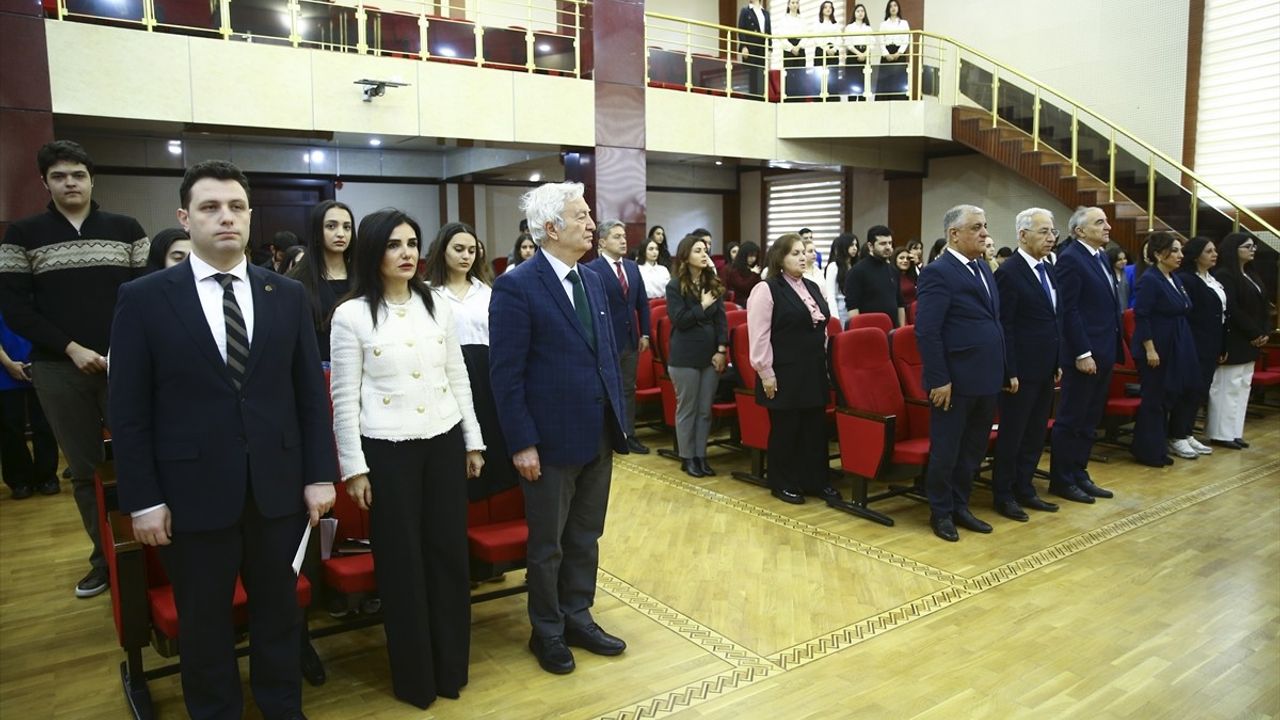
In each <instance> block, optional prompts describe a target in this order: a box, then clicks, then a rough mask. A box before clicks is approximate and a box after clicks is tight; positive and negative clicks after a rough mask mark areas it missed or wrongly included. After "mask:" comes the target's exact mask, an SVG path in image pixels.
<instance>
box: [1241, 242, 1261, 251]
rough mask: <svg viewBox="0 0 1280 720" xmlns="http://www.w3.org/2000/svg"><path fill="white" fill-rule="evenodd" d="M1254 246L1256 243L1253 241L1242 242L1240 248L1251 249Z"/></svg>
mask: <svg viewBox="0 0 1280 720" xmlns="http://www.w3.org/2000/svg"><path fill="white" fill-rule="evenodd" d="M1256 247H1257V245H1254V244H1253V243H1243V244H1242V245H1240V249H1241V250H1252V249H1254V248H1256Z"/></svg>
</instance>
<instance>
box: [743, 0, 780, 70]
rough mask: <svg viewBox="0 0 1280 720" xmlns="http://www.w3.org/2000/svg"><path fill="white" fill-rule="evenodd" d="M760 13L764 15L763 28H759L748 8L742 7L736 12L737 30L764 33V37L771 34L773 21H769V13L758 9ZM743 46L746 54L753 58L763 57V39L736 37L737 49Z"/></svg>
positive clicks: (754, 16)
mask: <svg viewBox="0 0 1280 720" xmlns="http://www.w3.org/2000/svg"><path fill="white" fill-rule="evenodd" d="M760 13H761V14H762V15H764V27H763V28H762V27H760V22H759V21H758V20H757V19H756V14H755V12H754V11H753V10H752V9H751V8H750V7H749V6H743V8H742V9H741V10H739V11H738V29H739V30H750V31H751V32H758V33H764V34H765V35H772V34H773V21H772V20H770V19H769V11H768V10H765V9H764V8H760ZM743 45H745V46H746V48H747V54H748V55H750V56H751V57H753V58H763V57H764V38H760V37H756V36H755V35H740V36H739V37H738V47H739V48H741V47H742V46H743Z"/></svg>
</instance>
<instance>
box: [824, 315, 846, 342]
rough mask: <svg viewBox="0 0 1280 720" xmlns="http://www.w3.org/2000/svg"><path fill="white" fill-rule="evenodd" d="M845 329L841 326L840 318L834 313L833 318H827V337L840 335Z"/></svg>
mask: <svg viewBox="0 0 1280 720" xmlns="http://www.w3.org/2000/svg"><path fill="white" fill-rule="evenodd" d="M843 330H844V328H842V327H840V318H838V317H836V316H835V315H832V316H831V319H830V320H827V337H828V338H833V337H835V336H837V335H839V334H840V333H841V332H842V331H843Z"/></svg>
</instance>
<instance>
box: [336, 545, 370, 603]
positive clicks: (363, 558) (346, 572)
mask: <svg viewBox="0 0 1280 720" xmlns="http://www.w3.org/2000/svg"><path fill="white" fill-rule="evenodd" d="M322 564H323V566H324V584H325V585H326V586H327V587H329V588H331V589H333V590H337V591H338V592H340V593H345V594H348V595H350V594H353V593H371V592H373V591H374V590H377V589H378V583H377V580H376V579H375V578H376V575H375V574H374V571H373V553H371V552H367V553H357V554H354V555H342V556H334V557H330V558H329V559H328V560H324V561H322Z"/></svg>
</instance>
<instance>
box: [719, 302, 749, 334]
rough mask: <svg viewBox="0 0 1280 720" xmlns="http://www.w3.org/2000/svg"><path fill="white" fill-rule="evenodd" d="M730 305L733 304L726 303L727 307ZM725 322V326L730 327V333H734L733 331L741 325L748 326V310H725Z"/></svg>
mask: <svg viewBox="0 0 1280 720" xmlns="http://www.w3.org/2000/svg"><path fill="white" fill-rule="evenodd" d="M730 304H731V303H725V305H730ZM724 320H725V324H726V325H728V327H729V332H733V329H734V328H736V327H738V326H739V325H746V324H747V311H746V310H725V313H724Z"/></svg>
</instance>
